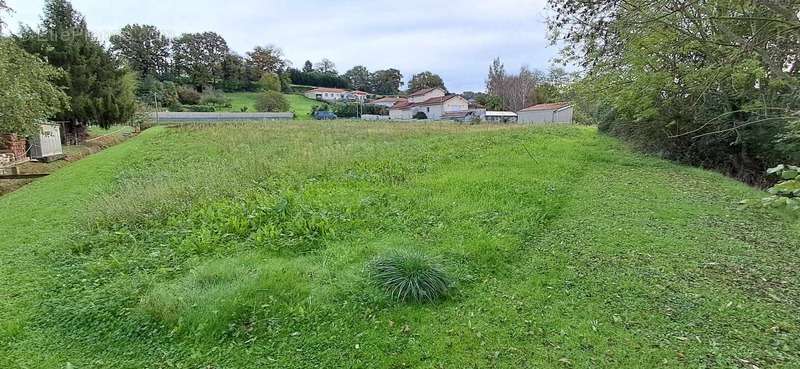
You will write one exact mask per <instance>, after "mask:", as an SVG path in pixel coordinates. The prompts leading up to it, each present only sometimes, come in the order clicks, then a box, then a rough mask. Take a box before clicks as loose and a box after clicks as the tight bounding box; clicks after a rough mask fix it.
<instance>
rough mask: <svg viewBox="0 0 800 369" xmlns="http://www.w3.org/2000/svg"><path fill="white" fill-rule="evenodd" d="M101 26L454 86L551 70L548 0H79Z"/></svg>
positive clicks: (19, 17)
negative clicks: (214, 36)
mask: <svg viewBox="0 0 800 369" xmlns="http://www.w3.org/2000/svg"><path fill="white" fill-rule="evenodd" d="M8 2H9V5H10V6H11V7H12V8H14V9H15V11H16V13H15V14H13V15H12V17H11V19H10V22H9V24H12V25H13V24H14V23H16V22H23V23H26V24H36V23H38V22H39V17H40V14H41V9H42V6H43V0H9V1H8ZM73 5H74V7H75V8H76V9H78V10H79V11H80V12H82V13H83V14H84V15H85V16H86V18H87V21H88V23H89V27H90V28H91V29H92V31H93V32H95V33H97V34H98V35H99V36H100V37H101V38H107V37H108V36H109V35H110V34H112V33H114V32H116V31H117V30H118V29H120V28H121V27H122V26H123V25H125V24H128V23H145V24H153V25H156V26H158V27H159V28H161V29H162V30H163V31H165V32H167V33H168V34H171V35H178V34H180V33H183V32H200V31H214V32H217V33H220V34H221V35H223V36H224V37H225V38H226V39H227V40H228V43H229V44H230V46H231V47H232V48H233V49H234V50H236V51H237V52H239V53H244V52H245V51H247V50H249V49H251V48H252V47H253V46H255V45H264V44H275V45H277V46H279V47H281V48H283V49H284V51H285V53H286V55H287V56H288V57H289V58H290V59H291V60H292V61H293V62H294V63H295V64H301V63H303V62H304V61H305V60H306V59H309V60H312V61H317V60H319V59H321V58H323V57H327V58H329V59H331V60H333V61H334V62H336V64H337V66H338V67H339V69H340V71H342V72H343V71H345V70H347V69H349V68H350V67H352V66H354V65H357V64H363V65H366V66H367V67H368V68H370V69H371V70H376V69H382V68H389V67H394V68H397V69H400V70H401V71H402V72H403V74H404V75H405V76H406V77H410V76H411V75H412V74H414V73H418V72H421V71H424V70H430V71H433V72H434V73H438V74H440V75H442V77H443V78H444V79H445V82H446V83H447V85H448V87H449V88H450V89H451V90H454V91H462V90H477V89H482V88H483V83H484V79H485V76H486V71H487V68H488V66H489V64H490V63H491V61H492V59H493V58H495V57H501V58H503V60H504V61H505V62H506V64H507V66H508V68H509V69H514V68H517V67H519V66H520V65H522V64H528V65H530V66H532V67H536V68H546V67H547V65H548V62H549V60H550V59H551V58H552V57H553V56H554V55H555V54H556V50H555V49H553V48H547V47H546V46H547V42H546V27H545V24H544V21H545V16H546V10H545V8H546V1H545V0H495V1H480V0H451V1H447V2H431V1H422V0H408V1H371V2H364V1H327V0H313V1H312V0H307V1H302V2H301V1H290V0H272V1H257V0H228V1H219V0H214V1H212V0H175V1H163V0H159V1H157V0H116V1H113V2H109V1H108V0H104V1H100V0H73Z"/></svg>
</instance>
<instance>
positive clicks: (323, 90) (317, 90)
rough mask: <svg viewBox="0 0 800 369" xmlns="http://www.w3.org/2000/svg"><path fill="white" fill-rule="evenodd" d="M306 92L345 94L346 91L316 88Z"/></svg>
mask: <svg viewBox="0 0 800 369" xmlns="http://www.w3.org/2000/svg"><path fill="white" fill-rule="evenodd" d="M308 92H338V93H344V92H347V90H342V89H341V88H330V87H317V88H314V89H311V90H308Z"/></svg>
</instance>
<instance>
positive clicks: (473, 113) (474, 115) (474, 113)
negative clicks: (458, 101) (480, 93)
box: [441, 109, 486, 123]
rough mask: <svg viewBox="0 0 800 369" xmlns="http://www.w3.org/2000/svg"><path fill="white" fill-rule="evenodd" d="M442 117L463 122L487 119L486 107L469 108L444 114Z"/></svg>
mask: <svg viewBox="0 0 800 369" xmlns="http://www.w3.org/2000/svg"><path fill="white" fill-rule="evenodd" d="M441 119H446V120H452V121H454V122H461V123H473V122H480V121H483V120H486V109H469V110H462V111H454V112H449V113H444V114H442V117H441Z"/></svg>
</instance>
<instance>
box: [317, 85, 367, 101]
mask: <svg viewBox="0 0 800 369" xmlns="http://www.w3.org/2000/svg"><path fill="white" fill-rule="evenodd" d="M305 95H306V97H307V98H309V99H314V100H323V101H330V102H333V101H340V100H350V101H361V102H364V101H366V100H367V95H368V94H367V93H366V92H364V91H347V90H343V89H341V88H330V87H317V88H314V89H311V90H308V91H306V93H305Z"/></svg>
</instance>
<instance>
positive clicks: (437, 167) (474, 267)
mask: <svg viewBox="0 0 800 369" xmlns="http://www.w3.org/2000/svg"><path fill="white" fill-rule="evenodd" d="M760 195H761V194H760V193H759V192H758V191H756V190H753V189H751V188H748V187H746V186H744V185H742V184H740V183H737V182H735V181H732V180H730V179H727V178H724V177H722V176H720V175H717V174H714V173H710V172H706V171H703V170H699V169H693V168H688V167H684V166H679V165H675V164H672V163H669V162H665V161H662V160H659V159H655V158H650V157H645V156H642V155H639V154H634V153H631V152H629V151H628V150H627V149H625V148H624V147H623V146H622V145H621V144H619V143H618V142H617V141H615V140H613V139H610V138H607V137H603V136H600V135H598V134H597V132H596V130H594V129H592V128H575V127H560V128H557V127H538V128H529V127H518V126H489V125H478V126H459V125H451V124H424V125H421V124H420V125H418V124H378V123H355V122H341V121H340V122H333V123H325V124H318V123H313V122H308V123H297V122H293V123H275V124H235V125H233V124H232V125H209V126H201V125H196V126H195V125H184V126H181V127H179V128H169V127H157V128H153V129H150V130H147V131H145V132H144V133H143V134H141V135H140V136H138V137H136V138H135V139H132V140H129V141H128V142H126V143H124V144H122V145H118V146H115V147H113V148H110V149H108V150H105V151H103V152H101V153H99V154H97V155H93V156H90V157H88V158H86V159H84V160H82V161H80V162H77V163H75V164H72V165H70V166H68V167H66V168H64V169H62V170H60V171H59V172H57V173H55V174H54V175H52V176H50V177H47V178H45V179H43V180H40V181H37V182H36V183H33V184H31V185H30V186H27V187H25V188H23V189H21V190H19V191H16V192H14V193H11V194H9V195H7V196H4V197H0V219H3V220H2V222H0V234H2V235H3V237H0V260H2V261H3V262H2V263H0V268H1V269H0V312H2V314H0V367H3V368H17V367H20V368H64V367H70V368H173V367H175V368H310V367H318V368H333V367H346V368H751V369H752V368H755V367H758V368H796V367H797V363H798V361H800V357H799V356H798V353H799V352H800V336H798V335H799V334H800V314H798V313H799V312H800V309H799V308H800V287H798V286H800V271H799V270H798V268H797V265H798V262H800V225H799V224H798V223H797V222H796V221H792V220H790V219H785V218H782V217H781V216H779V215H777V214H773V213H770V212H767V211H766V210H746V211H743V210H739V209H738V208H737V206H736V205H735V204H736V202H738V201H739V200H741V199H743V198H749V197H758V196H760ZM397 249H414V250H419V251H422V252H424V253H426V254H428V255H431V256H434V257H437V258H438V259H439V260H440V262H441V264H442V265H443V267H444V268H445V270H446V271H447V273H448V274H449V275H450V276H451V278H452V279H453V280H454V281H455V286H454V292H453V293H452V294H451V295H450V296H449V297H448V298H447V299H445V300H443V301H440V302H438V303H433V304H413V303H399V302H395V301H394V300H392V299H391V298H389V297H388V296H387V295H386V294H385V293H384V292H383V291H382V290H380V289H379V288H377V287H376V286H375V285H374V284H373V283H372V282H371V280H370V276H369V274H368V273H367V272H366V265H368V263H369V262H370V261H371V260H373V258H375V257H376V256H377V255H381V254H383V253H385V252H387V251H389V250H397Z"/></svg>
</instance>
